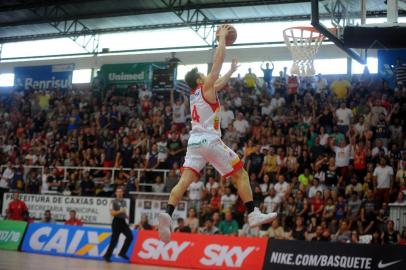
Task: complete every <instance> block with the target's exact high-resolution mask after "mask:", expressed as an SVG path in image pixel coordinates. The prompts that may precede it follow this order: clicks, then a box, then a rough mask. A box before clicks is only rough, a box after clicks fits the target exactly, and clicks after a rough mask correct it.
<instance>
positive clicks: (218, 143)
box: [182, 134, 244, 177]
mask: <svg viewBox="0 0 406 270" xmlns="http://www.w3.org/2000/svg"><path fill="white" fill-rule="evenodd" d="M207 163H210V164H211V165H212V166H213V167H214V168H215V169H216V170H217V171H218V172H219V173H220V174H221V175H222V176H223V177H229V176H231V175H232V174H233V173H234V172H237V171H238V170H240V169H241V168H243V167H244V164H243V162H242V161H241V160H240V158H239V156H238V155H237V154H236V153H235V152H234V151H233V150H231V149H230V148H229V147H228V146H227V145H225V144H224V142H223V141H222V140H221V138H219V137H218V136H210V135H207V134H204V135H196V134H193V135H191V136H190V138H189V141H188V146H187V151H186V157H185V163H184V164H183V167H182V170H183V169H185V168H187V169H191V170H192V171H194V172H195V173H196V174H198V175H200V171H201V170H202V169H203V168H204V167H205V166H206V164H207Z"/></svg>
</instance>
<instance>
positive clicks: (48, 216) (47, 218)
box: [41, 210, 56, 224]
mask: <svg viewBox="0 0 406 270" xmlns="http://www.w3.org/2000/svg"><path fill="white" fill-rule="evenodd" d="M41 222H44V223H49V224H55V223H56V222H55V220H54V219H53V218H52V214H51V210H45V212H44V216H43V217H42V219H41Z"/></svg>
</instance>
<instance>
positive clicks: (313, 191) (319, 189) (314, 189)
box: [309, 185, 324, 198]
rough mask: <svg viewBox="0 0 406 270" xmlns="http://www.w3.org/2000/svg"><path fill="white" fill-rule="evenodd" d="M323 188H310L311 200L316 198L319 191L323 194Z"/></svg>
mask: <svg viewBox="0 0 406 270" xmlns="http://www.w3.org/2000/svg"><path fill="white" fill-rule="evenodd" d="M323 190H324V188H323V186H322V185H317V186H311V187H310V188H309V198H313V197H314V196H316V193H317V191H320V192H321V193H322V194H323Z"/></svg>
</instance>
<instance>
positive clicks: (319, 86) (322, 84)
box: [316, 78, 328, 94]
mask: <svg viewBox="0 0 406 270" xmlns="http://www.w3.org/2000/svg"><path fill="white" fill-rule="evenodd" d="M327 89H328V83H327V80H326V79H325V78H320V79H319V80H317V82H316V93H317V94H321V93H322V92H325V90H327Z"/></svg>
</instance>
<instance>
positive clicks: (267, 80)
mask: <svg viewBox="0 0 406 270" xmlns="http://www.w3.org/2000/svg"><path fill="white" fill-rule="evenodd" d="M271 64H272V68H269V63H266V64H265V68H264V67H263V65H264V63H262V64H261V70H262V72H263V73H264V77H263V78H264V84H265V85H264V88H266V89H267V90H268V91H269V92H268V93H269V94H270V95H272V94H273V93H272V91H270V90H271V89H272V83H271V82H272V73H273V70H274V67H275V66H274V64H273V62H272V61H271Z"/></svg>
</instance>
